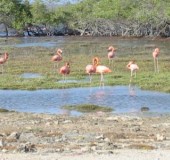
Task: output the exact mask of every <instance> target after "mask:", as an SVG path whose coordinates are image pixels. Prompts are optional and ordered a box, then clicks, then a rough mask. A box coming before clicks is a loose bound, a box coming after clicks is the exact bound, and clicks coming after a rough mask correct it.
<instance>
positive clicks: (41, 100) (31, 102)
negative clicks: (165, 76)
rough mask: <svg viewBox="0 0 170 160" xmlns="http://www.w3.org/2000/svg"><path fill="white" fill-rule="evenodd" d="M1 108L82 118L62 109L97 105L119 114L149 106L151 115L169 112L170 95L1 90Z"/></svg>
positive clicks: (121, 89)
mask: <svg viewBox="0 0 170 160" xmlns="http://www.w3.org/2000/svg"><path fill="white" fill-rule="evenodd" d="M0 97H1V98H0V107H2V108H5V109H9V110H16V111H21V112H36V113H56V114H61V113H62V114H73V115H77V114H78V115H79V113H78V112H76V111H73V112H71V113H70V112H68V111H65V110H62V109H61V107H62V106H64V105H77V104H96V105H100V106H108V107H112V108H113V109H114V112H115V113H127V112H140V111H141V107H148V108H149V109H150V112H158V113H169V112H170V94H167V93H160V92H152V91H144V90H140V89H139V88H137V87H134V88H131V90H129V87H128V86H114V87H104V88H100V87H87V88H71V89H53V90H36V91H21V90H0Z"/></svg>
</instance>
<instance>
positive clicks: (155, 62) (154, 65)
mask: <svg viewBox="0 0 170 160" xmlns="http://www.w3.org/2000/svg"><path fill="white" fill-rule="evenodd" d="M154 70H155V73H156V59H155V58H154Z"/></svg>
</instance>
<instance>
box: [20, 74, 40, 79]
mask: <svg viewBox="0 0 170 160" xmlns="http://www.w3.org/2000/svg"><path fill="white" fill-rule="evenodd" d="M20 76H21V77H22V78H41V77H42V75H41V74H39V73H23V74H21V75H20Z"/></svg>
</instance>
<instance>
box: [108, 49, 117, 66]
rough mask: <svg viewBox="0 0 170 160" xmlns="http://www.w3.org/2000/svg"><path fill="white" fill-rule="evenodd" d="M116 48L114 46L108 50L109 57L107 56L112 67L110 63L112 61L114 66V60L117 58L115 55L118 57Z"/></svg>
mask: <svg viewBox="0 0 170 160" xmlns="http://www.w3.org/2000/svg"><path fill="white" fill-rule="evenodd" d="M116 50H117V49H116V48H114V47H113V46H110V47H109V48H108V55H107V57H108V59H109V65H110V61H112V64H113V58H114V57H115V55H116Z"/></svg>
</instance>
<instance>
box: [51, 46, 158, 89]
mask: <svg viewBox="0 0 170 160" xmlns="http://www.w3.org/2000/svg"><path fill="white" fill-rule="evenodd" d="M116 50H117V49H116V48H114V47H113V46H110V47H109V48H108V54H107V57H108V60H109V64H110V63H111V61H113V59H114V57H115V55H116ZM159 53H160V49H159V48H155V50H154V51H153V53H152V55H153V58H154V69H155V72H159V68H158V56H159ZM51 60H52V61H53V62H59V61H61V60H62V50H61V49H58V50H57V52H56V54H55V55H54V56H53V57H52V59H51ZM126 67H127V68H128V69H129V70H130V71H131V78H130V82H131V80H132V77H133V76H134V77H136V72H137V70H138V69H139V67H138V65H137V64H136V63H135V61H129V63H128V64H127V66H126ZM85 70H86V73H87V74H88V75H89V79H90V83H91V80H92V74H94V73H99V74H100V86H101V85H103V86H104V77H103V74H104V73H110V72H112V71H111V69H109V68H108V67H106V66H104V65H99V58H98V57H94V58H93V60H92V64H88V65H87V66H86V68H85ZM59 73H60V74H62V75H63V76H64V79H65V76H66V75H68V74H69V73H70V65H69V62H66V64H65V65H64V66H63V67H61V68H60V70H59Z"/></svg>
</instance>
